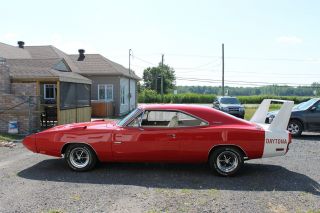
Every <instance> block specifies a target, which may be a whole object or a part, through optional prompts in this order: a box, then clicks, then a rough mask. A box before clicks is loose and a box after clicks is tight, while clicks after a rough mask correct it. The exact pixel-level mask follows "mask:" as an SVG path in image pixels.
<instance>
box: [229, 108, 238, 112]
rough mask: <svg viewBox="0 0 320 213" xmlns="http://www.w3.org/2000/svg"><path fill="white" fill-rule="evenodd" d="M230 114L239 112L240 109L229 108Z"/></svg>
mask: <svg viewBox="0 0 320 213" xmlns="http://www.w3.org/2000/svg"><path fill="white" fill-rule="evenodd" d="M229 111H230V112H239V108H236V107H229Z"/></svg>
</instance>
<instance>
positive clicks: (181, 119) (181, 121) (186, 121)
mask: <svg viewBox="0 0 320 213" xmlns="http://www.w3.org/2000/svg"><path fill="white" fill-rule="evenodd" d="M206 125H208V124H207V123H206V122H205V121H202V120H200V119H198V118H195V117H193V116H191V115H188V114H185V113H182V112H178V126H179V127H191V126H206Z"/></svg>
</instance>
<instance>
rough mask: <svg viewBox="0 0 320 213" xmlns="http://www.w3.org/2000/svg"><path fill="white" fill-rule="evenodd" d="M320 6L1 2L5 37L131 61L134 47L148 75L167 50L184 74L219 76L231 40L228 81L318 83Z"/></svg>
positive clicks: (0, 33) (1, 36) (252, 1)
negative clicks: (149, 68)
mask: <svg viewBox="0 0 320 213" xmlns="http://www.w3.org/2000/svg"><path fill="white" fill-rule="evenodd" d="M319 8H320V2H319V1H316V0H314V1H311V0H310V1H293V0H291V1H289V0H277V1H276V0H268V1H256V0H243V1H236V0H235V1H231V0H225V1H213V0H211V1H209V0H208V1H205V0H203V1H201V0H198V1H196V0H195V1H187V0H184V1H182V0H181V1H179V0H176V1H172V0H171V1H169V0H162V1H157V0H153V1H150V0H149V1H148V0H136V1H129V0H128V1H124V0H117V1H116V0H114V1H111V0H109V1H107V0H104V1H102V0H101V1H95V0H91V1H80V0H78V1H71V0H70V1H62V0H55V1H35V0H29V1H17V0H10V1H5V2H2V3H1V14H0V20H2V21H1V27H0V42H4V43H8V44H12V45H16V42H17V41H18V40H23V41H25V43H26V45H44V44H52V45H54V46H56V47H58V48H60V49H61V50H63V51H65V52H67V53H77V50H78V49H79V48H84V49H85V50H86V52H87V53H100V54H102V55H104V56H106V57H107V58H109V59H111V60H114V61H116V62H118V63H121V64H122V65H124V66H126V67H128V49H129V48H131V49H132V50H133V59H132V68H133V69H134V70H135V71H136V72H137V74H139V75H140V76H142V71H143V69H144V68H146V67H148V66H152V65H153V64H157V63H158V62H159V61H160V59H161V54H162V53H163V54H165V63H167V64H169V65H170V66H172V67H174V68H175V70H176V75H177V76H178V77H180V78H201V79H211V80H214V81H215V80H220V79H221V43H224V44H225V56H226V58H225V72H226V81H228V82H227V83H226V85H230V86H232V85H233V86H234V85H243V86H250V85H252V86H253V85H254V84H253V83H252V84H251V83H242V84H241V83H235V82H232V81H237V82H238V81H243V82H270V83H290V84H292V85H297V84H310V83H312V82H315V81H320V80H319V79H320V73H319V70H320V69H319V68H320V54H319V49H320V42H319V38H320V28H319V26H318V25H319V20H320V13H319ZM177 83H178V85H197V84H200V85H219V83H218V82H217V83H209V82H201V83H200V82H195V81H186V80H178V81H177Z"/></svg>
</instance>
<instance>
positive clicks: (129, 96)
mask: <svg viewBox="0 0 320 213" xmlns="http://www.w3.org/2000/svg"><path fill="white" fill-rule="evenodd" d="M131 55H132V50H131V49H129V76H130V77H129V94H128V98H129V102H128V104H129V111H131V105H130V99H131V91H130V90H131V85H130V83H131Z"/></svg>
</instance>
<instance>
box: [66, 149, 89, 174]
mask: <svg viewBox="0 0 320 213" xmlns="http://www.w3.org/2000/svg"><path fill="white" fill-rule="evenodd" d="M89 156H90V155H89V151H88V150H87V149H85V148H80V147H79V148H75V149H73V150H71V152H70V156H69V158H70V163H71V164H72V165H73V166H74V167H76V168H78V169H81V168H84V167H86V166H87V165H88V164H89Z"/></svg>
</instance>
